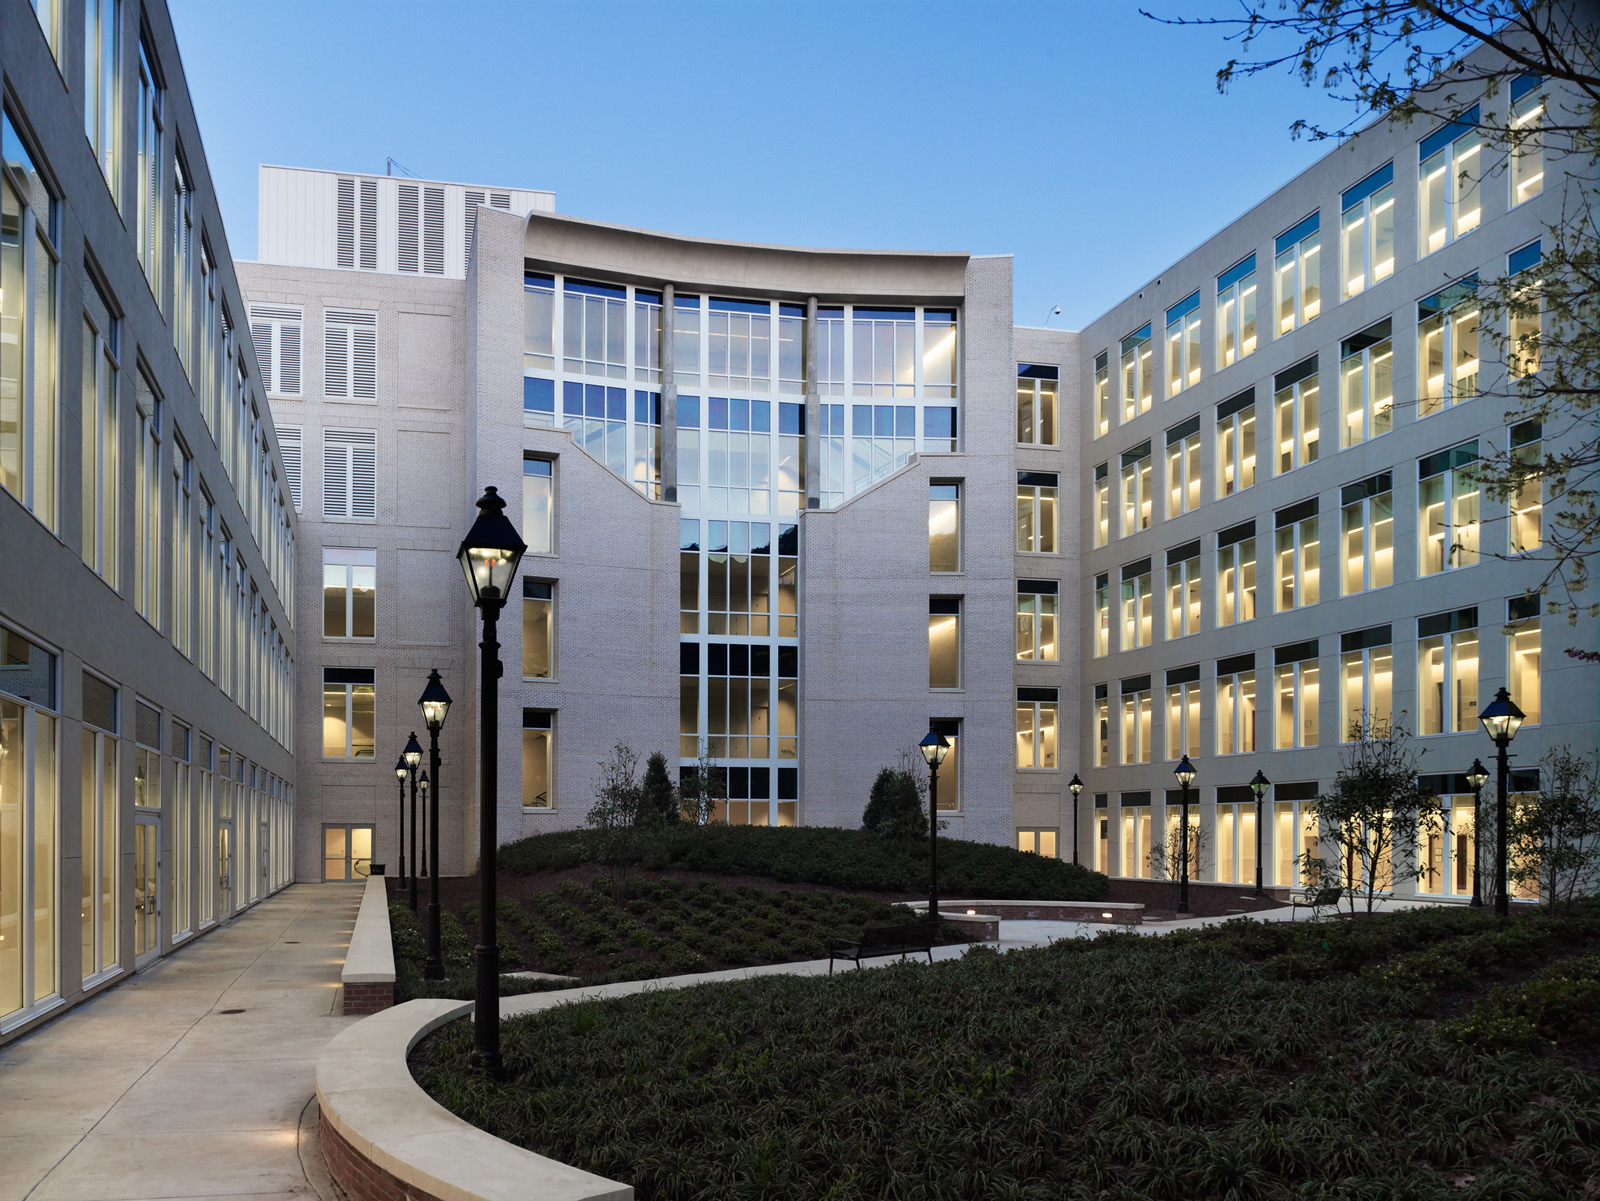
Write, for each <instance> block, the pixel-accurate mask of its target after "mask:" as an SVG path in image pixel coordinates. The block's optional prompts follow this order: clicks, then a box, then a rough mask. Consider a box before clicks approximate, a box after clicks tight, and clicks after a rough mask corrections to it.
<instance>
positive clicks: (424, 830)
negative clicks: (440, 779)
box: [417, 768, 431, 880]
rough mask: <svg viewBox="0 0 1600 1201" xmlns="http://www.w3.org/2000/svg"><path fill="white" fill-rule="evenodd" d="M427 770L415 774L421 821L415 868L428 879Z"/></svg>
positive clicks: (418, 825) (418, 829) (418, 827)
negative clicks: (419, 798) (418, 852)
mask: <svg viewBox="0 0 1600 1201" xmlns="http://www.w3.org/2000/svg"><path fill="white" fill-rule="evenodd" d="M430 783H431V782H430V781H429V779H428V769H427V768H423V769H422V770H421V771H420V772H418V773H417V792H418V793H419V794H420V795H421V797H422V820H421V821H420V822H418V823H417V831H418V837H420V838H421V839H422V854H421V855H419V856H418V857H417V868H418V870H419V871H420V872H421V873H422V878H423V879H424V880H426V879H427V878H428V788H429V787H430Z"/></svg>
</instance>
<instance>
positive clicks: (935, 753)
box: [917, 726, 950, 930]
mask: <svg viewBox="0 0 1600 1201" xmlns="http://www.w3.org/2000/svg"><path fill="white" fill-rule="evenodd" d="M917 750H919V751H921V752H922V758H923V759H924V760H925V761H926V762H927V764H928V921H929V923H930V924H931V926H932V927H933V929H934V930H937V929H938V928H939V764H941V763H943V762H944V757H945V756H946V755H948V754H949V753H950V740H949V739H948V738H946V737H945V736H944V734H943V733H942V732H941V731H940V729H939V727H938V726H929V727H928V732H927V734H925V735H924V736H923V739H922V741H921V742H919V743H917Z"/></svg>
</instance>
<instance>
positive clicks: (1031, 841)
mask: <svg viewBox="0 0 1600 1201" xmlns="http://www.w3.org/2000/svg"><path fill="white" fill-rule="evenodd" d="M1056 833H1057V831H1055V830H1018V831H1017V850H1019V851H1022V852H1023V853H1024V854H1028V855H1042V856H1043V857H1044V858H1046V859H1054V858H1055V857H1056Z"/></svg>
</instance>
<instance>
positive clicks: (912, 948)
mask: <svg viewBox="0 0 1600 1201" xmlns="http://www.w3.org/2000/svg"><path fill="white" fill-rule="evenodd" d="M933 936H934V928H933V923H932V922H927V921H921V922H904V923H900V924H897V925H893V926H866V927H863V928H862V931H861V935H860V937H859V938H857V939H855V941H853V942H852V941H850V940H849V939H841V938H836V939H834V941H833V948H832V950H830V951H829V952H828V975H830V976H831V975H833V961H834V960H835V959H849V960H852V961H853V962H854V963H855V965H856V966H857V967H860V966H861V961H862V960H863V959H873V958H877V957H881V956H885V955H899V956H902V957H904V956H906V955H921V954H924V953H925V954H926V955H927V956H928V962H929V963H932V962H933Z"/></svg>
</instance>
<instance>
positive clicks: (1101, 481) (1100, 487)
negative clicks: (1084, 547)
mask: <svg viewBox="0 0 1600 1201" xmlns="http://www.w3.org/2000/svg"><path fill="white" fill-rule="evenodd" d="M1109 476H1110V465H1109V464H1107V463H1100V464H1097V465H1096V466H1095V469H1094V544H1095V545H1096V546H1104V545H1106V543H1108V542H1110V541H1111V480H1110V478H1109Z"/></svg>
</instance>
